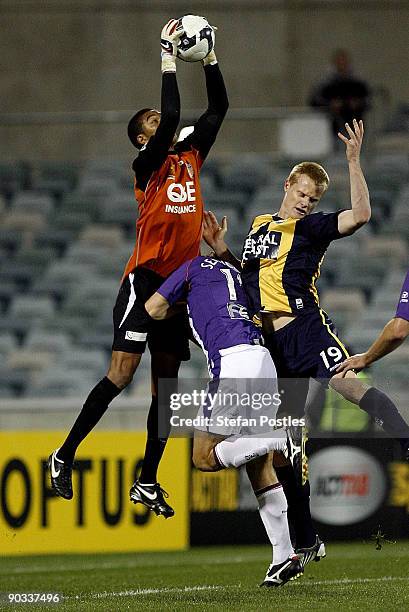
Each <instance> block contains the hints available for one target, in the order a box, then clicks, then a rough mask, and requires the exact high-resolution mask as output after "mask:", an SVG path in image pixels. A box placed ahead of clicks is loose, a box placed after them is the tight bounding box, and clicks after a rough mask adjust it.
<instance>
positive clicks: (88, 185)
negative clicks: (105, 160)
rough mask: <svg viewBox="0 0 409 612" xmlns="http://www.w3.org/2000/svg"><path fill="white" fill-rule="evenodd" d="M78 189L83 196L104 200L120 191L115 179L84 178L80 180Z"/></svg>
mask: <svg viewBox="0 0 409 612" xmlns="http://www.w3.org/2000/svg"><path fill="white" fill-rule="evenodd" d="M77 189H78V193H80V194H82V195H83V196H90V197H101V198H104V197H106V196H108V195H112V194H114V193H115V192H116V191H118V184H117V181H116V180H115V179H113V178H107V177H94V176H84V177H83V178H81V179H80V180H79V182H78V187H77Z"/></svg>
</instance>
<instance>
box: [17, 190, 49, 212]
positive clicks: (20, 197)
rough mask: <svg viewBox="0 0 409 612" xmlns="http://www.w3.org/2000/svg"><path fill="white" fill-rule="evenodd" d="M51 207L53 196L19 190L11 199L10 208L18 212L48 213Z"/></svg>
mask: <svg viewBox="0 0 409 612" xmlns="http://www.w3.org/2000/svg"><path fill="white" fill-rule="evenodd" d="M53 208H54V200H53V198H52V197H51V196H49V195H47V194H42V193H38V192H36V191H20V192H18V193H16V195H15V196H14V197H13V198H12V200H11V209H12V210H15V211H20V212H22V211H24V212H28V213H32V212H33V213H41V214H43V215H49V214H50V213H51V211H52V210H53Z"/></svg>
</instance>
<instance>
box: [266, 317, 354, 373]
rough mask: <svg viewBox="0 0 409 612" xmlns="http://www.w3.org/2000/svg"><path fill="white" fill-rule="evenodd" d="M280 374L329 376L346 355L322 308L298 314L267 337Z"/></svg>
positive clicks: (267, 344)
mask: <svg viewBox="0 0 409 612" xmlns="http://www.w3.org/2000/svg"><path fill="white" fill-rule="evenodd" d="M266 346H267V348H268V349H269V351H270V354H271V356H272V358H273V360H274V364H275V366H276V369H277V374H278V376H279V378H310V377H311V378H316V379H319V380H320V382H324V381H325V380H329V379H330V378H332V376H334V374H335V373H336V369H337V367H338V366H339V365H340V363H342V361H344V359H346V358H347V357H349V354H348V351H347V349H346V348H345V346H344V345H343V344H342V342H341V341H340V340H339V338H338V336H337V335H336V333H335V328H334V324H333V323H332V321H331V319H329V317H328V316H327V314H326V313H325V312H324V311H323V310H317V311H316V312H312V313H308V314H304V315H298V316H297V317H296V318H295V319H294V320H293V321H291V323H288V325H286V326H285V327H282V328H281V329H279V330H278V331H276V332H274V333H273V334H271V335H269V336H268V337H267V338H266Z"/></svg>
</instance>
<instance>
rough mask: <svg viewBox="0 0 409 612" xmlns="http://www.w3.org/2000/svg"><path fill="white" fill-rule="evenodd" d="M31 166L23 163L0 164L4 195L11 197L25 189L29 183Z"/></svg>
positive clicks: (0, 185)
mask: <svg viewBox="0 0 409 612" xmlns="http://www.w3.org/2000/svg"><path fill="white" fill-rule="evenodd" d="M29 174H30V169H29V166H28V165H27V164H25V163H22V162H16V161H11V162H2V163H0V190H1V192H2V193H3V194H4V195H7V196H8V195H10V194H12V193H14V192H16V191H19V190H20V189H25V188H26V187H27V185H28V182H29Z"/></svg>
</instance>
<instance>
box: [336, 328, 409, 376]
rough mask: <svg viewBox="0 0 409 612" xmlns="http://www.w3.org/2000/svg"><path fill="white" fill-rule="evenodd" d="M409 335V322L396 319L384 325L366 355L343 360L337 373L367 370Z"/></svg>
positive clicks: (360, 354)
mask: <svg viewBox="0 0 409 612" xmlns="http://www.w3.org/2000/svg"><path fill="white" fill-rule="evenodd" d="M408 335H409V321H406V320H405V319H400V318H399V317H396V318H395V319H392V320H391V321H389V323H387V324H386V325H385V327H384V328H383V331H382V333H381V334H380V335H379V336H378V338H377V339H376V340H375V342H374V343H373V344H372V346H370V347H369V349H368V350H367V351H366V353H359V354H358V355H353V356H352V357H348V359H345V361H344V362H343V363H341V365H340V366H339V368H338V370H337V372H342V374H343V375H344V376H345V374H346V373H347V372H348V370H356V371H359V370H363V369H364V368H367V367H368V366H369V365H371V363H373V362H374V361H377V360H378V359H381V357H384V356H385V355H388V353H392V351H394V350H395V349H396V348H398V346H400V345H401V344H402V342H403V341H404V340H405V339H406V338H407V336H408Z"/></svg>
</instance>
